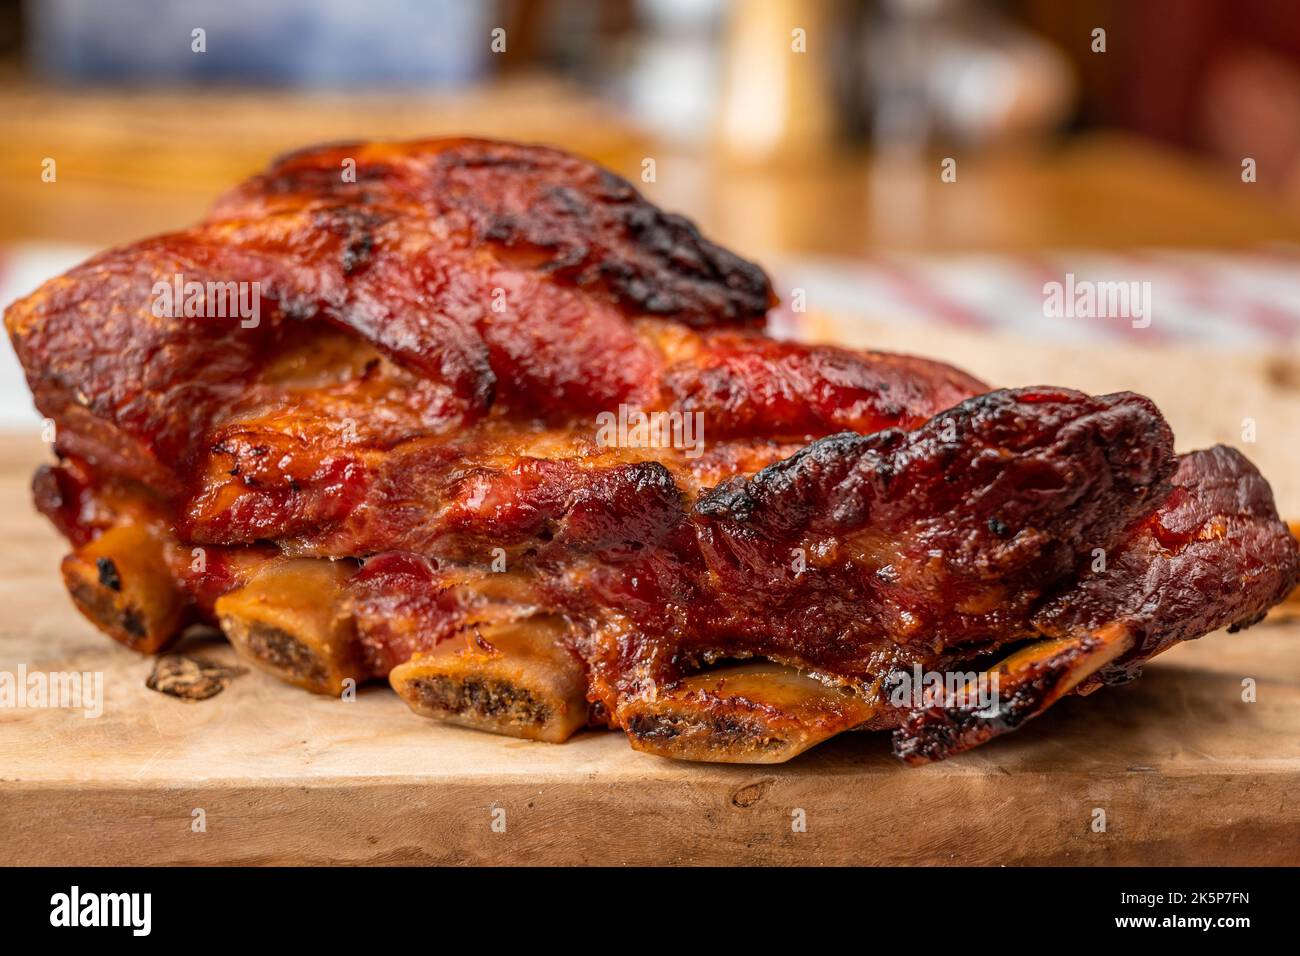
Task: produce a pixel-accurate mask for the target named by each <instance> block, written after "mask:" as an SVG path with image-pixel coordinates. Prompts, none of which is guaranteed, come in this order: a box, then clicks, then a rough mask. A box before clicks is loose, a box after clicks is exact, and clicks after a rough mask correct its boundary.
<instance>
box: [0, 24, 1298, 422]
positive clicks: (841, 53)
mask: <svg viewBox="0 0 1300 956" xmlns="http://www.w3.org/2000/svg"><path fill="white" fill-rule="evenodd" d="M453 133H454V134H464V133H469V134H481V135H489V136H500V137H509V138H512V139H519V140H527V141H541V142H547V143H553V144H556V145H560V146H562V147H564V148H567V149H570V150H573V151H576V152H581V153H584V154H587V155H589V156H591V157H593V158H594V159H596V160H598V161H600V162H602V163H604V164H606V165H608V166H610V167H611V168H613V169H615V170H616V171H618V172H619V173H621V174H622V175H624V176H626V177H627V178H628V179H630V180H632V181H633V182H635V183H636V184H637V185H638V187H639V188H641V189H642V190H643V191H644V192H646V193H647V194H648V195H649V196H650V197H651V198H652V199H654V200H655V201H657V202H659V203H660V204H661V205H664V206H666V207H668V208H670V209H674V210H677V211H682V212H685V213H686V214H688V215H689V216H691V217H692V218H693V219H695V220H696V221H698V222H699V223H700V225H701V226H702V227H703V228H704V229H705V230H706V231H707V232H708V233H709V234H710V235H711V236H712V237H713V238H715V239H718V240H720V241H721V242H723V243H725V244H727V245H729V246H731V247H732V248H734V249H736V250H737V251H739V252H741V253H742V254H744V255H746V256H748V257H751V258H755V259H758V260H759V261H761V262H762V263H763V264H764V265H765V266H766V267H767V268H768V269H769V270H770V271H771V272H772V274H773V276H774V278H775V281H776V285H777V287H778V292H779V293H780V295H781V297H782V299H783V300H784V305H783V307H782V312H781V314H780V316H779V323H780V325H781V327H782V328H783V330H784V331H786V332H787V333H789V334H802V335H807V336H812V337H833V338H841V339H849V340H853V341H860V342H879V343H880V344H882V345H885V346H888V345H890V344H892V338H891V336H892V335H893V333H895V332H897V330H899V329H906V330H910V331H909V333H908V334H909V335H911V336H912V338H913V339H914V338H915V336H916V334H917V330H921V334H923V335H928V334H930V333H931V331H932V330H937V331H940V332H944V331H946V332H950V333H952V334H954V335H957V334H968V333H972V332H979V333H990V334H1004V333H1005V334H1012V335H1015V336H1019V337H1022V338H1028V339H1033V340H1035V341H1043V342H1054V343H1057V344H1064V345H1065V346H1067V347H1073V346H1075V345H1079V346H1088V347H1100V348H1105V347H1106V345H1107V343H1109V342H1111V341H1116V342H1121V343H1123V344H1124V345H1126V346H1127V345H1133V346H1135V347H1139V348H1145V347H1164V346H1170V345H1174V346H1177V347H1184V346H1185V347H1190V348H1213V349H1218V350H1256V351H1258V350H1266V351H1270V352H1274V353H1278V354H1290V353H1293V352H1294V350H1295V348H1296V342H1297V337H1298V336H1300V279H1298V278H1297V276H1300V270H1297V265H1300V4H1298V3H1295V2H1292V0H1236V2H1232V3H1226V2H1214V0H1096V2H1072V3H1064V2H1055V0H798V2H796V0H605V2H587V0H363V2H346V0H0V144H2V145H0V300H2V301H3V302H4V303H7V302H8V301H10V300H12V299H13V298H15V297H16V296H19V295H23V294H25V293H27V292H28V291H30V290H31V289H32V288H34V287H35V286H36V285H37V284H39V282H40V281H42V280H43V279H45V278H47V277H48V276H50V275H53V274H57V272H59V271H61V270H62V269H63V268H66V267H67V266H68V265H70V264H72V263H74V262H76V261H78V260H79V259H81V258H83V257H84V256H86V255H87V254H89V253H90V252H93V251H94V250H95V249H98V248H102V247H103V246H105V245H109V244H115V243H123V242H128V241H130V240H133V239H136V238H139V237H142V236H144V235H147V234H149V233H154V232H160V231H165V230H169V229H175V228H180V227H183V226H185V225H186V224H188V223H190V222H192V221H193V220H194V219H195V218H197V217H198V216H200V215H201V214H202V212H203V210H204V209H205V208H206V207H207V206H208V205H209V204H210V203H211V201H212V200H213V198H214V197H215V196H216V195H217V194H218V193H219V192H220V191H221V190H222V189H224V188H226V187H228V186H229V185H231V184H233V183H235V182H236V181H238V180H240V179H242V178H243V177H245V176H247V175H249V174H250V173H252V172H254V171H256V170H258V169H259V168H260V167H262V166H263V165H265V164H266V162H267V161H268V160H269V159H270V158H271V157H273V156H274V155H276V154H277V153H279V152H281V151H284V150H288V149H293V148H296V147H299V146H302V145H304V144H307V143H312V142H320V141H326V140H338V139H349V138H384V137H416V136H430V135H442V134H453ZM48 160H53V161H54V162H53V164H52V166H51V164H49V163H48V162H47V161H48ZM50 169H52V170H53V176H51V175H50V173H49V170H50ZM1067 273H1071V274H1073V275H1074V276H1075V277H1077V278H1078V279H1094V280H1097V281H1130V280H1142V281H1150V282H1152V283H1153V284H1154V287H1155V291H1154V293H1153V302H1154V309H1153V311H1154V316H1153V318H1154V321H1153V322H1152V324H1151V326H1150V327H1149V328H1143V329H1134V328H1133V327H1132V323H1130V322H1128V321H1127V320H1124V319H1077V318H1063V317H1054V316H1049V315H1048V314H1047V312H1046V310H1045V309H1044V306H1043V301H1044V291H1043V287H1044V283H1046V282H1052V281H1061V280H1062V279H1063V277H1064V276H1065V275H1066V274H1067ZM805 304H806V307H807V311H806V312H804V311H803V306H804V305H805ZM5 347H6V348H7V345H6V346H5ZM3 358H4V361H6V362H8V364H6V365H3V366H2V367H0V422H4V421H26V420H29V419H31V418H32V415H33V413H32V412H31V411H30V406H29V403H28V400H27V398H26V390H25V388H24V387H23V386H22V385H21V382H20V380H19V377H18V373H17V369H16V367H14V366H13V364H12V357H11V356H10V355H8V354H6V355H5V356H4V357H3ZM1297 374H1300V373H1297Z"/></svg>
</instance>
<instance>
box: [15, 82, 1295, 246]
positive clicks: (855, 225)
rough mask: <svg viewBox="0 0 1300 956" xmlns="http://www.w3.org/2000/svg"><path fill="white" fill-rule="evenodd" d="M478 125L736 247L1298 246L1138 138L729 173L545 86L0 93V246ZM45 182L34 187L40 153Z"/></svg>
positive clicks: (145, 218)
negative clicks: (301, 161) (950, 165)
mask: <svg viewBox="0 0 1300 956" xmlns="http://www.w3.org/2000/svg"><path fill="white" fill-rule="evenodd" d="M464 133H469V134H478V135H488V136H501V137H509V138H513V139H520V140H532V141H544V142H551V143H555V144H557V145H561V146H564V147H566V148H569V149H573V150H575V151H578V152H582V153H585V154H587V155H590V156H592V157H593V158H595V159H597V160H599V161H601V162H603V163H605V164H607V165H609V166H611V167H612V168H614V169H616V170H618V171H619V172H621V173H623V174H624V175H626V176H627V177H628V178H630V179H633V180H634V181H638V182H639V181H640V172H641V166H642V160H643V159H644V158H646V157H652V158H654V159H655V161H656V163H655V165H656V181H655V182H653V183H644V184H641V185H642V188H643V189H644V190H645V191H646V192H647V193H648V194H649V195H650V196H651V197H652V198H654V199H655V200H656V201H658V202H660V203H662V204H664V205H665V206H668V207H669V208H673V209H676V210H680V211H683V212H685V213H687V214H688V215H690V216H691V217H692V218H694V219H696V220H697V221H699V222H700V224H701V225H702V226H703V227H704V228H705V229H707V230H708V231H709V232H710V233H711V234H712V235H714V236H715V237H716V238H718V239H720V240H721V241H723V242H725V243H727V244H729V245H732V246H734V247H735V248H737V249H738V250H741V251H743V252H745V253H747V254H750V255H754V256H757V257H767V256H773V255H802V254H832V255H840V256H854V255H862V254H866V253H869V252H872V251H875V250H881V249H890V250H899V251H902V250H929V251H946V250H956V249H963V250H974V249H984V250H990V251H996V250H1011V249H1026V248H1035V247H1043V246H1057V247H1064V246H1069V247H1075V248H1078V247H1092V248H1115V247H1124V246H1148V245H1160V246H1213V247H1220V248H1222V247H1232V246H1241V245H1250V244H1255V243H1259V242H1267V241H1278V240H1286V241H1300V210H1296V209H1294V208H1289V207H1287V206H1284V205H1283V204H1282V203H1281V201H1280V200H1279V199H1277V198H1276V196H1275V194H1273V193H1271V192H1270V187H1269V185H1268V183H1267V171H1266V170H1264V171H1262V176H1263V179H1264V181H1261V182H1260V183H1256V184H1245V183H1242V182H1241V181H1240V176H1239V170H1238V169H1236V168H1235V167H1211V166H1209V165H1203V164H1201V163H1199V162H1197V161H1194V160H1191V159H1189V158H1186V157H1184V156H1182V155H1179V154H1175V153H1172V152H1169V151H1166V150H1163V149H1160V148H1158V147H1155V146H1152V145H1149V144H1145V143H1142V142H1140V141H1136V140H1132V139H1125V138H1121V137H1117V136H1110V135H1093V136H1087V137H1084V138H1081V139H1077V140H1072V141H1069V142H1068V143H1066V144H1065V145H1061V146H1056V147H1044V148H1042V149H1039V150H1037V151H1033V152H1023V151H1022V152H1017V153H1014V154H1004V155H984V156H976V155H971V156H965V155H963V154H962V153H960V152H956V153H954V156H955V158H956V159H957V181H956V182H954V183H943V182H941V181H940V178H939V162H940V158H941V157H939V156H933V157H924V158H904V159H889V158H884V157H875V158H868V157H866V156H864V155H845V156H840V157H838V158H834V159H831V160H828V161H826V162H823V163H817V164H804V165H798V166H793V167H786V168H746V167H742V166H736V165H726V164H723V163H721V162H719V161H716V160H710V159H703V158H700V157H699V156H691V155H686V154H683V153H681V152H678V151H674V150H671V149H668V148H666V147H665V146H663V145H662V144H656V143H653V142H651V141H649V140H648V139H646V138H645V137H644V136H642V135H640V134H639V133H638V132H637V131H636V129H635V128H634V126H633V125H632V124H631V123H630V122H629V121H627V120H626V118H624V117H621V116H620V115H619V113H618V112H617V111H616V110H615V109H614V108H613V107H611V106H609V105H608V104H604V103H602V102H600V101H597V100H595V99H593V98H591V97H590V96H587V95H585V94H582V93H579V92H577V91H575V90H573V89H571V88H569V87H566V86H564V85H562V84H560V83H557V82H555V81H551V80H538V79H528V78H524V79H520V80H515V81H511V82H508V83H503V84H500V85H496V86H493V87H490V88H486V89H482V90H474V91H466V92H458V93H454V94H444V95H437V96H431V95H428V94H410V95H401V94H389V95H384V96H375V95H369V94H329V95H327V94H315V95H306V94H288V93H277V94H262V93H254V92H247V91H244V92H224V93H223V92H210V91H192V92H168V93H150V92H140V93H93V92H81V91H59V90H57V89H47V88H44V87H42V88H34V87H30V86H23V85H18V84H10V85H7V86H4V85H0V142H3V143H4V144H5V148H4V150H3V151H2V152H0V241H13V240H24V239H55V240H70V241H77V242H84V243H90V244H96V245H98V244H111V243H118V242H125V241H129V240H131V239H135V238H139V237H141V236H143V235H146V234H149V233H153V232H159V231H163V230H166V229H172V228H177V227H181V226H184V225H186V224H188V223H189V222H191V221H193V220H194V219H195V218H196V217H197V216H199V215H200V214H201V213H202V211H203V210H204V209H205V208H206V207H207V206H208V204H209V203H210V202H211V201H212V199H213V197H214V196H215V195H216V194H217V193H218V192H220V191H221V190H222V189H223V188H225V187H227V186H229V185H231V184H232V183H235V182H237V181H238V180H240V179H241V178H243V177H245V176H247V175H248V174H250V173H252V172H254V171H255V170H257V169H259V168H260V167H262V166H263V165H265V163H266V162H267V161H268V160H269V159H270V158H271V157H272V156H274V155H276V154H277V153H280V152H282V151H285V150H288V149H293V148H297V147H299V146H302V145H305V144H309V143H313V142H321V141H327V140H338V139H351V138H368V137H416V136H429V135H450V134H464ZM45 157H51V158H53V159H55V160H56V162H57V164H58V181H57V182H55V183H44V182H42V181H41V162H42V160H43V159H44V158H45Z"/></svg>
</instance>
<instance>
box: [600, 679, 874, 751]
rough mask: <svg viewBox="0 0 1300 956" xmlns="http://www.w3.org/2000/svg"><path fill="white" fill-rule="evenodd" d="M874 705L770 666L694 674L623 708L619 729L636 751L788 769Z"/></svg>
mask: <svg viewBox="0 0 1300 956" xmlns="http://www.w3.org/2000/svg"><path fill="white" fill-rule="evenodd" d="M876 709H877V707H876V703H875V701H874V699H871V698H868V697H863V696H861V695H859V694H857V693H853V692H850V691H849V690H848V689H847V688H845V689H842V688H838V687H830V686H827V685H826V684H823V683H822V682H820V681H818V680H815V679H814V678H812V677H808V676H805V675H803V674H800V673H799V671H797V670H795V669H794V668H792V667H785V666H783V665H781V664H776V663H772V662H770V661H756V662H753V663H746V664H736V665H731V666H727V667H722V668H718V669H717V670H711V671H706V672H704V673H701V674H694V675H692V676H690V677H687V678H685V679H684V680H682V681H681V682H680V683H679V684H678V685H677V686H675V687H673V688H672V689H670V690H667V691H660V692H659V693H658V694H657V695H656V696H655V698H654V699H653V700H650V699H643V698H637V699H633V700H629V701H627V702H625V703H623V704H621V705H620V706H619V708H618V712H617V714H616V722H617V723H618V724H619V725H620V726H621V727H622V728H623V729H624V731H625V732H626V733H627V736H628V740H629V741H630V743H631V744H632V748H633V749H634V750H640V751H642V752H644V753H652V754H658V755H659V756H661V757H674V758H676V759H678V760H704V761H711V762H715V763H783V762H784V761H786V760H789V759H790V758H791V757H794V756H796V755H798V754H801V753H803V752H804V751H805V750H807V749H808V748H809V747H812V746H814V745H815V744H818V743H821V742H822V741H823V740H826V739H827V738H830V737H833V736H835V735H836V734H838V733H841V732H843V731H845V730H851V729H853V728H854V727H857V726H859V725H861V724H863V723H865V722H866V721H868V720H869V719H870V718H871V716H872V715H873V714H874V713H875V711H876Z"/></svg>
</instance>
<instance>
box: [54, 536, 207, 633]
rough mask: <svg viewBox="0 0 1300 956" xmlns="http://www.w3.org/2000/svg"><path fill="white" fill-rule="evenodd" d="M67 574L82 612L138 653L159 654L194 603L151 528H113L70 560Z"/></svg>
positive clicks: (65, 561)
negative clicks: (190, 602) (190, 605)
mask: <svg viewBox="0 0 1300 956" xmlns="http://www.w3.org/2000/svg"><path fill="white" fill-rule="evenodd" d="M62 572H63V582H64V584H65V585H66V587H67V589H68V594H69V595H71V596H72V601H73V603H74V604H75V605H76V606H77V610H79V611H81V613H82V614H84V615H85V616H86V617H87V618H88V619H89V620H90V622H91V623H92V624H94V625H95V626H96V627H98V628H99V629H100V630H101V631H103V632H105V633H106V634H108V635H110V636H112V637H113V638H114V639H116V640H118V641H121V642H122V643H123V644H125V645H126V646H127V647H129V648H131V649H132V650H135V651H140V652H141V653H143V654H153V653H156V652H157V651H159V650H161V649H162V648H164V647H165V646H167V644H169V643H170V642H171V641H172V640H173V639H174V638H175V637H176V636H177V634H179V633H180V630H181V624H182V622H183V619H184V614H185V609H186V607H187V605H188V601H187V600H186V598H185V595H184V594H183V593H182V592H181V590H180V588H178V587H177V585H176V581H175V579H174V578H173V577H172V575H171V572H170V571H169V570H168V567H167V563H166V560H165V558H164V556H163V549H162V545H161V543H160V542H159V541H158V540H157V538H155V537H154V536H153V535H152V534H151V533H150V532H149V529H148V527H147V526H144V525H140V524H123V525H118V526H116V527H113V528H110V529H109V530H107V531H105V532H104V533H103V534H102V535H100V536H99V537H98V538H96V539H95V540H94V541H91V542H90V543H89V544H87V545H85V546H84V547H81V548H78V549H77V550H76V551H75V552H73V553H72V554H70V555H68V556H67V557H66V558H64V559H63V564H62Z"/></svg>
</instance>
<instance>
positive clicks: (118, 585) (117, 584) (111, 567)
mask: <svg viewBox="0 0 1300 956" xmlns="http://www.w3.org/2000/svg"><path fill="white" fill-rule="evenodd" d="M95 570H96V571H97V572H98V574H99V583H100V584H102V585H103V586H104V587H106V588H108V589H109V590H110V591H121V590H122V577H121V575H119V574H118V572H117V565H116V564H114V563H113V559H112V558H96V559H95Z"/></svg>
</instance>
